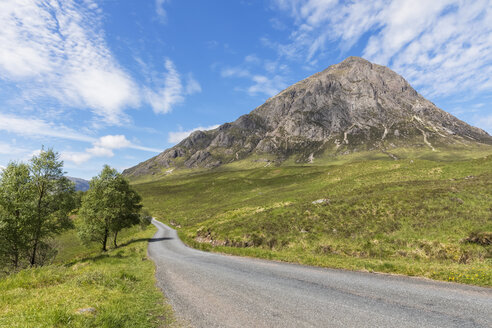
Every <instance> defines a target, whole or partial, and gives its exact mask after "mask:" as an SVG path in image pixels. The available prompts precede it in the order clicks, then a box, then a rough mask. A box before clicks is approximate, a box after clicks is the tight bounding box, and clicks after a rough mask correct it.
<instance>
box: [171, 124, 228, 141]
mask: <svg viewBox="0 0 492 328" xmlns="http://www.w3.org/2000/svg"><path fill="white" fill-rule="evenodd" d="M218 127H219V125H218V124H216V125H211V126H207V127H203V126H199V127H197V128H194V129H191V130H187V131H182V129H181V128H180V130H179V131H174V132H169V134H168V137H167V142H169V143H173V144H174V143H178V142H180V141H181V140H183V139H184V138H186V137H188V136H189V135H190V134H192V133H193V132H195V131H206V130H213V129H216V128H218Z"/></svg>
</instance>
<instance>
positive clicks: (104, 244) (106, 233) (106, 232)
mask: <svg viewBox="0 0 492 328" xmlns="http://www.w3.org/2000/svg"><path fill="white" fill-rule="evenodd" d="M107 241H108V229H106V230H104V239H103V247H102V250H103V252H106V250H107V249H106V242H107Z"/></svg>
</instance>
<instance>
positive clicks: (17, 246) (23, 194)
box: [0, 163, 32, 269]
mask: <svg viewBox="0 0 492 328" xmlns="http://www.w3.org/2000/svg"><path fill="white" fill-rule="evenodd" d="M31 198H32V188H31V185H30V177H29V167H28V166H27V165H25V164H21V163H9V165H8V166H7V168H5V169H4V170H3V171H2V173H1V175H0V261H1V262H2V263H5V264H6V266H7V268H14V269H17V268H18V267H19V266H22V263H21V262H22V260H23V259H25V258H26V254H27V253H28V237H29V235H28V226H29V224H30V219H31V217H32V208H31V207H30V204H29V203H30V201H31Z"/></svg>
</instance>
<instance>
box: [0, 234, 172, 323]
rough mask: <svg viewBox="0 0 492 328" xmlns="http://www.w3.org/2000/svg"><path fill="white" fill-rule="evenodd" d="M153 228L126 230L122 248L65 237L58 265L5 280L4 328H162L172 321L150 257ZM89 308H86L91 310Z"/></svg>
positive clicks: (0, 308) (1, 285)
mask: <svg viewBox="0 0 492 328" xmlns="http://www.w3.org/2000/svg"><path fill="white" fill-rule="evenodd" d="M154 233H155V228H154V227H153V226H151V228H148V229H147V230H145V231H140V229H139V228H138V227H135V228H132V229H126V230H124V231H123V232H122V234H121V238H120V239H119V240H120V244H121V247H119V248H117V249H111V250H110V251H108V252H106V253H101V252H99V245H94V246H93V247H92V248H85V247H84V246H82V245H81V244H80V242H79V239H78V238H77V236H76V233H75V231H74V230H71V231H68V232H66V233H65V234H64V235H62V236H60V237H59V238H58V239H57V240H56V242H57V244H58V247H59V249H60V253H59V254H58V255H59V256H58V257H57V259H56V261H55V264H53V265H48V266H44V267H39V268H35V269H27V270H23V271H21V272H19V273H17V274H12V275H10V276H8V277H7V278H2V279H0V290H1V293H0V327H158V326H162V325H165V326H168V325H169V324H171V323H172V322H173V315H172V310H171V308H170V307H169V305H166V304H164V303H163V299H162V293H161V292H160V291H159V290H158V289H157V288H156V286H155V278H154V269H155V268H154V264H153V263H152V261H150V260H149V259H147V257H146V253H147V240H148V238H150V237H151V236H152V235H153V234H154ZM89 308H93V309H91V310H88V311H86V312H84V310H82V309H89Z"/></svg>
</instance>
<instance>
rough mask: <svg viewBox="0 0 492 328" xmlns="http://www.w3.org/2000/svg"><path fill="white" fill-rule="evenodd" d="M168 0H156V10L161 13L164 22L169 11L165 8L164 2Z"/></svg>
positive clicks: (158, 13)
mask: <svg viewBox="0 0 492 328" xmlns="http://www.w3.org/2000/svg"><path fill="white" fill-rule="evenodd" d="M168 1H169V0H155V11H156V13H157V15H159V17H160V19H161V20H162V21H164V22H165V21H166V19H167V12H166V10H165V9H164V4H165V3H166V2H168Z"/></svg>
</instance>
